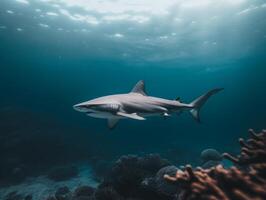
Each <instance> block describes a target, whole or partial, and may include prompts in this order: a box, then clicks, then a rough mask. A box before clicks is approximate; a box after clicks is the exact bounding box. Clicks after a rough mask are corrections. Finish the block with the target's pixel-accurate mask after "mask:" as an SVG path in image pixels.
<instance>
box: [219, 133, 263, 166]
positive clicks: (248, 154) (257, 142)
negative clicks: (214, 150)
mask: <svg viewBox="0 0 266 200" xmlns="http://www.w3.org/2000/svg"><path fill="white" fill-rule="evenodd" d="M249 133H250V134H251V139H249V140H247V142H245V141H244V139H243V138H240V139H239V143H240V145H241V147H242V148H241V153H240V155H239V156H238V157H234V156H232V155H231V154H229V153H224V154H223V157H224V158H226V159H228V160H231V161H232V162H234V163H236V164H238V165H250V164H254V163H266V130H263V131H262V132H261V133H255V132H254V130H252V129H250V130H249Z"/></svg>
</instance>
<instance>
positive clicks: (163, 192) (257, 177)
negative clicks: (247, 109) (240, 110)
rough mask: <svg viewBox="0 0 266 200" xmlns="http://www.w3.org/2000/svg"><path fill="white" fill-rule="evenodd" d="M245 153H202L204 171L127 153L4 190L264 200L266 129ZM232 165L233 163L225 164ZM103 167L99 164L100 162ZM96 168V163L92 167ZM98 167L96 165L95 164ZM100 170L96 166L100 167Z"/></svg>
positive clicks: (97, 197)
mask: <svg viewBox="0 0 266 200" xmlns="http://www.w3.org/2000/svg"><path fill="white" fill-rule="evenodd" d="M249 132H250V138H249V139H247V140H246V141H245V140H244V139H242V138H240V139H239V143H240V146H241V149H240V154H239V155H238V156H232V155H230V154H228V153H223V154H220V153H219V152H217V151H216V150H214V149H207V150H205V151H203V152H202V154H201V160H202V165H201V166H200V167H195V168H193V167H192V166H190V165H186V166H178V167H177V166H174V165H172V164H171V162H170V161H168V160H167V159H163V158H161V157H160V156H159V155H157V154H148V155H145V156H136V155H126V156H122V157H120V158H119V159H118V160H117V161H116V162H114V163H112V164H110V166H108V164H107V163H102V166H104V167H102V168H100V167H99V166H98V169H102V170H98V171H97V170H96V171H94V172H93V171H92V169H91V168H90V167H89V165H86V164H78V165H77V166H75V165H71V166H69V165H66V166H62V167H56V168H54V169H53V170H51V171H49V172H47V175H46V176H39V177H35V178H30V179H26V180H25V181H23V182H21V183H20V184H17V185H13V186H8V187H2V188H1V189H0V198H1V199H3V200H35V199H36V200H186V199H191V200H194V199H195V200H201V199H202V200H203V199H206V200H207V199H210V200H230V199H233V200H248V199H256V200H265V199H266V191H265V188H266V131H265V130H263V131H261V133H255V132H254V131H253V130H249ZM226 160H227V161H228V160H229V161H230V162H231V165H230V164H229V165H228V163H227V162H226ZM98 164H99V163H98ZM92 165H93V164H92ZM94 167H95V166H94ZM95 169H97V167H96V168H95Z"/></svg>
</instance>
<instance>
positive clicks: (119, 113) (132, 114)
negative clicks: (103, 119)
mask: <svg viewBox="0 0 266 200" xmlns="http://www.w3.org/2000/svg"><path fill="white" fill-rule="evenodd" d="M116 114H117V115H118V116H122V117H127V118H130V119H136V120H145V118H144V117H141V116H139V115H138V114H137V113H124V112H117V113H116Z"/></svg>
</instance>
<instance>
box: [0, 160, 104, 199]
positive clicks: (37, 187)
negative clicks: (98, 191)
mask: <svg viewBox="0 0 266 200" xmlns="http://www.w3.org/2000/svg"><path fill="white" fill-rule="evenodd" d="M78 169H79V174H78V176H76V177H74V178H71V179H69V180H66V181H58V182H55V181H52V180H50V179H49V178H47V177H46V176H39V177H33V178H28V179H26V180H25V181H24V182H23V183H20V184H18V185H13V186H8V187H3V188H0V199H5V197H6V196H7V195H8V194H10V193H12V192H17V194H20V195H22V196H27V195H32V200H40V199H46V198H47V197H48V196H50V195H52V194H54V193H55V191H56V190H57V189H58V188H60V187H62V186H67V187H68V188H71V189H75V188H76V187H78V186H82V185H88V186H91V187H97V186H98V184H99V183H98V182H97V181H96V180H95V178H94V176H93V172H92V168H91V167H90V166H89V165H88V164H86V165H85V164H83V165H79V166H78Z"/></svg>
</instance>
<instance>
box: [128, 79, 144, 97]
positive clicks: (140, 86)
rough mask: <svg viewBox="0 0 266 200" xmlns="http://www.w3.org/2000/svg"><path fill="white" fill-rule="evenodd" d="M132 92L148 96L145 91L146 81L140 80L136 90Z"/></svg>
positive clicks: (135, 87)
mask: <svg viewBox="0 0 266 200" xmlns="http://www.w3.org/2000/svg"><path fill="white" fill-rule="evenodd" d="M131 92H133V93H139V94H142V95H144V96H147V93H146V91H145V83H144V81H143V80H140V81H139V82H137V84H136V85H135V86H134V88H133V89H132V90H131Z"/></svg>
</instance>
